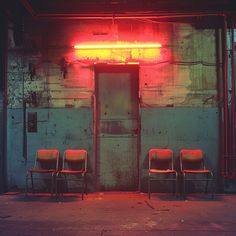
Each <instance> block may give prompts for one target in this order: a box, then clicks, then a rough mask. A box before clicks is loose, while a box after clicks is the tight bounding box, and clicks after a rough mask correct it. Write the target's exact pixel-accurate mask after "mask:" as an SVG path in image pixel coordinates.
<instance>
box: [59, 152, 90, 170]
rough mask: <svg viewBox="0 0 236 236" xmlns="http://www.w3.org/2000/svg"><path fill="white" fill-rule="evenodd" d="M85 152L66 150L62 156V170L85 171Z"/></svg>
mask: <svg viewBox="0 0 236 236" xmlns="http://www.w3.org/2000/svg"><path fill="white" fill-rule="evenodd" d="M87 155H88V154H87V151H86V150H84V149H75V150H72V149H68V150H65V151H64V155H63V166H62V168H63V169H73V170H82V171H85V172H86V171H87Z"/></svg>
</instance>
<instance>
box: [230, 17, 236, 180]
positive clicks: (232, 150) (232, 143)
mask: <svg viewBox="0 0 236 236" xmlns="http://www.w3.org/2000/svg"><path fill="white" fill-rule="evenodd" d="M231 31H232V33H231V48H232V53H231V69H232V74H231V80H232V82H231V86H232V90H231V129H230V131H231V157H232V177H233V178H235V177H236V176H235V172H236V170H235V168H236V166H235V78H234V77H235V71H234V17H232V18H231Z"/></svg>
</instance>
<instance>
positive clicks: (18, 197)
mask: <svg viewBox="0 0 236 236" xmlns="http://www.w3.org/2000/svg"><path fill="white" fill-rule="evenodd" d="M0 235H1V236H5V235H7V236H9V235H10V236H11V235H13V236H16V235H17V236H20V235H34V236H37V235H57V236H59V235H73V236H74V235H79V236H80V235H81V236H83V235H103V236H108V235H112V236H114V235H115V236H118V235H129V236H134V235H135V236H140V235H151V236H153V235H163V236H165V235H181V236H184V235H198V236H199V235H200V236H201V235H204V236H205V235H216V236H218V235H227V236H228V235H236V195H216V196H215V199H213V200H212V199H211V198H210V196H208V195H204V194H195V195H188V197H187V198H186V199H181V198H179V199H176V198H175V197H173V196H170V195H167V194H153V195H152V198H151V200H149V199H148V198H147V195H146V194H143V193H135V192H132V193H130V192H105V193H90V194H88V195H87V196H85V200H84V201H82V200H81V196H80V195H75V194H67V195H65V196H64V197H63V198H60V199H57V198H55V197H51V196H50V195H48V194H36V195H34V196H33V195H29V196H28V197H27V198H25V196H24V194H21V193H6V194H3V195H0Z"/></svg>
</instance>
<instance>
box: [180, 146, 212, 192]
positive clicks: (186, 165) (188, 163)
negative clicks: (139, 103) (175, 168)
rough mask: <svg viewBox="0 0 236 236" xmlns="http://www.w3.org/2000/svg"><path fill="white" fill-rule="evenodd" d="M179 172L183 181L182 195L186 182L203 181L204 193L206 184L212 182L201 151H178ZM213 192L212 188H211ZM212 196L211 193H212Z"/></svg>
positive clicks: (210, 173)
mask: <svg viewBox="0 0 236 236" xmlns="http://www.w3.org/2000/svg"><path fill="white" fill-rule="evenodd" d="M180 170H181V173H182V180H183V195H185V191H186V186H185V182H186V181H204V182H206V185H205V193H207V190H208V182H209V180H210V181H213V173H212V171H211V170H209V169H207V168H206V166H205V155H204V152H203V150H201V149H182V150H181V151H180ZM212 190H213V188H212ZM212 196H213V191H212Z"/></svg>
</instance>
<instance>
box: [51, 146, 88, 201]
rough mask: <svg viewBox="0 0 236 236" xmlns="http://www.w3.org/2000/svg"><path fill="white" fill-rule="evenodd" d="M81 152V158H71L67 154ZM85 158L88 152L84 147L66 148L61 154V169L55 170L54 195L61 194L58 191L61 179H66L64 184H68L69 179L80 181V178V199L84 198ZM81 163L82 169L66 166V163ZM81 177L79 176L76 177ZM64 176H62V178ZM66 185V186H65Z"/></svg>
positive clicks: (85, 180)
mask: <svg viewBox="0 0 236 236" xmlns="http://www.w3.org/2000/svg"><path fill="white" fill-rule="evenodd" d="M81 152H82V153H83V155H84V157H83V158H82V159H75V158H73V160H70V159H68V155H70V153H73V154H75V155H76V154H81ZM87 159H88V153H87V151H86V150H85V149H74V150H72V149H67V150H65V151H64V154H63V160H62V169H61V170H59V171H57V174H56V195H58V196H59V195H60V194H61V195H63V192H60V193H58V183H59V182H61V181H63V180H64V181H66V184H68V181H69V180H74V181H77V182H80V181H81V180H82V200H83V199H84V193H85V194H87V179H86V173H87ZM76 163H77V164H81V165H82V166H83V169H78V170H72V169H70V168H67V166H68V164H69V165H70V164H76ZM67 176H72V177H71V178H69V179H68V178H67ZM76 176H77V177H81V178H76ZM63 177H64V178H63ZM67 187H68V186H67Z"/></svg>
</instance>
